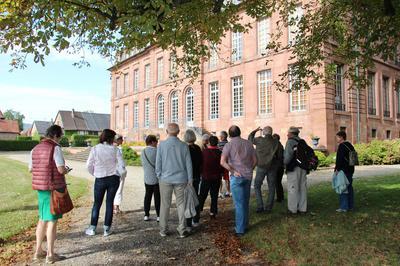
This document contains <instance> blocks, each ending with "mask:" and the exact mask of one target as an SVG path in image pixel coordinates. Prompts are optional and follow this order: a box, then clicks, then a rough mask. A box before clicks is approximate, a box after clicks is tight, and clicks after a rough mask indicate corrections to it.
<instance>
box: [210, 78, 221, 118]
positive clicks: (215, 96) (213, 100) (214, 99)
mask: <svg viewBox="0 0 400 266" xmlns="http://www.w3.org/2000/svg"><path fill="white" fill-rule="evenodd" d="M208 87H209V91H210V120H216V119H219V88H218V81H215V82H211V83H209V85H208Z"/></svg>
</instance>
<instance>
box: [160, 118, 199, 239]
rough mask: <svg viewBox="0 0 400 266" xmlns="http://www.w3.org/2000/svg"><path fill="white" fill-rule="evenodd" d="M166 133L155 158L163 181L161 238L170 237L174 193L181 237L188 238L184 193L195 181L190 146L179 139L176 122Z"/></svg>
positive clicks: (161, 189)
mask: <svg viewBox="0 0 400 266" xmlns="http://www.w3.org/2000/svg"><path fill="white" fill-rule="evenodd" d="M167 134H168V138H167V139H166V140H165V141H163V142H161V143H160V145H159V146H158V148H157V158H156V175H157V178H158V179H159V181H160V182H159V184H160V195H161V210H160V235H161V236H162V237H165V236H167V234H168V218H169V209H170V207H171V201H172V192H174V194H175V198H176V208H177V210H178V218H179V225H178V228H177V230H178V233H179V237H180V238H184V237H186V236H188V232H187V231H186V224H185V221H186V220H185V215H184V212H185V202H184V190H185V187H186V186H187V185H192V182H193V171H192V160H191V159H190V152H189V147H188V145H186V144H185V143H184V142H182V141H180V140H179V139H178V137H177V136H178V134H179V126H178V125H177V124H175V123H170V124H168V127H167Z"/></svg>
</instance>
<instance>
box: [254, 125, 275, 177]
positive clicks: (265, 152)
mask: <svg viewBox="0 0 400 266" xmlns="http://www.w3.org/2000/svg"><path fill="white" fill-rule="evenodd" d="M255 134H256V131H253V132H252V133H250V135H249V140H250V141H251V142H252V143H253V144H254V145H255V146H256V154H257V167H261V168H265V169H269V168H271V167H272V166H276V167H277V166H278V162H279V159H280V160H282V152H281V151H280V146H279V141H278V140H276V139H273V138H272V136H271V135H266V136H265V137H255ZM279 153H280V154H279ZM278 156H280V158H278Z"/></svg>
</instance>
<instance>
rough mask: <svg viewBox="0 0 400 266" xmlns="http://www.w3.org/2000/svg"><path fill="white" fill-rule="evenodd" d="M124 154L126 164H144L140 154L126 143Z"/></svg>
mask: <svg viewBox="0 0 400 266" xmlns="http://www.w3.org/2000/svg"><path fill="white" fill-rule="evenodd" d="M122 156H123V158H124V160H125V163H126V165H130V166H141V165H142V162H141V160H140V156H139V154H138V153H137V152H136V151H134V150H133V149H132V148H131V147H129V146H128V145H126V144H124V145H122Z"/></svg>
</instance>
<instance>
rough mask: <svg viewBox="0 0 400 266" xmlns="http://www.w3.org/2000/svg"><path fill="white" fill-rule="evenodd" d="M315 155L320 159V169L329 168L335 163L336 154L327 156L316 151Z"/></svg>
mask: <svg viewBox="0 0 400 266" xmlns="http://www.w3.org/2000/svg"><path fill="white" fill-rule="evenodd" d="M315 155H316V156H317V157H318V161H319V164H318V166H319V167H328V166H331V165H332V164H334V163H335V159H336V153H331V154H329V155H328V156H326V155H325V154H324V153H323V152H320V151H315Z"/></svg>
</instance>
